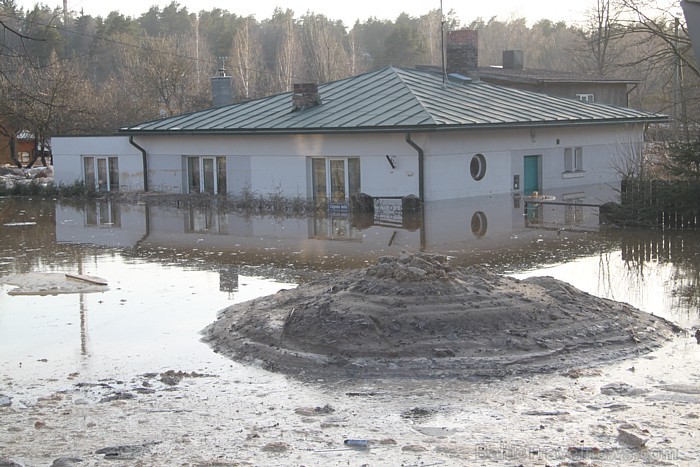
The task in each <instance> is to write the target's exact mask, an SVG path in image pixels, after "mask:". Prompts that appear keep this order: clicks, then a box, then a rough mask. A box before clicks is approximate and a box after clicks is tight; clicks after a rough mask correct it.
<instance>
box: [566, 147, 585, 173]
mask: <svg viewBox="0 0 700 467" xmlns="http://www.w3.org/2000/svg"><path fill="white" fill-rule="evenodd" d="M564 171H565V172H583V148H581V147H578V148H566V149H564Z"/></svg>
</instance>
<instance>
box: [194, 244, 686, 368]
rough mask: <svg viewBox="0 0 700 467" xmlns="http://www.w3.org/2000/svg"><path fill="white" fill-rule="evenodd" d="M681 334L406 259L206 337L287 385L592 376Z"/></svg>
mask: <svg viewBox="0 0 700 467" xmlns="http://www.w3.org/2000/svg"><path fill="white" fill-rule="evenodd" d="M677 331H678V329H676V328H675V327H674V326H673V325H672V324H671V323H668V322H666V321H665V320H662V319H660V318H658V317H654V316H651V315H649V314H647V313H644V312H641V311H639V310H637V309H634V308H632V307H630V306H629V305H627V304H623V303H618V302H613V301H610V300H605V299H601V298H597V297H594V296H591V295H589V294H587V293H584V292H582V291H580V290H578V289H576V288H574V287H572V286H571V285H569V284H567V283H565V282H561V281H558V280H555V279H553V278H549V277H544V278H531V279H527V280H523V281H520V280H517V279H514V278H509V277H504V276H498V275H495V274H493V273H490V272H489V271H487V270H484V269H481V268H466V269H453V268H451V267H450V265H449V262H448V260H447V258H446V257H445V256H439V255H429V254H422V253H417V254H415V255H413V254H408V253H402V254H401V255H400V256H399V257H398V258H397V257H382V258H379V260H378V262H377V264H376V265H373V266H371V267H368V268H366V269H363V270H356V271H351V272H348V273H345V274H340V275H337V276H331V277H325V278H322V279H319V280H316V281H314V282H311V283H308V284H305V285H302V286H300V287H298V288H297V289H294V290H285V291H282V292H279V293H277V294H275V295H272V296H268V297H263V298H260V299H257V300H253V301H250V302H247V303H244V304H240V305H234V306H232V307H229V308H227V309H225V310H223V311H222V312H221V314H220V316H219V318H218V320H217V321H216V322H215V323H213V324H211V325H210V326H209V327H207V328H206V329H205V330H204V335H205V340H207V341H209V342H210V344H211V345H212V347H213V348H214V349H215V350H216V351H217V352H221V353H223V354H226V355H229V356H231V357H233V358H236V359H241V360H245V361H260V362H262V364H263V365H264V366H265V367H266V368H268V369H270V370H274V371H281V372H284V373H288V374H292V375H306V376H309V377H319V376H323V377H325V378H333V377H341V378H342V377H354V376H416V377H434V376H449V377H469V376H494V375H506V374H513V373H522V372H544V371H556V370H560V369H565V368H570V367H581V366H591V365H593V364H596V363H600V362H605V361H610V360H613V359H619V358H624V357H626V356H629V355H631V354H637V353H639V352H648V351H650V350H652V349H654V348H656V347H658V346H659V345H661V344H662V343H663V342H665V341H666V340H668V339H670V338H671V337H672V336H673V333H674V332H677Z"/></svg>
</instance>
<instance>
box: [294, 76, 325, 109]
mask: <svg viewBox="0 0 700 467" xmlns="http://www.w3.org/2000/svg"><path fill="white" fill-rule="evenodd" d="M321 103H322V102H321V95H320V94H319V93H318V84H316V83H295V84H294V94H293V95H292V112H296V111H298V110H306V109H311V108H313V107H316V106H318V105H321Z"/></svg>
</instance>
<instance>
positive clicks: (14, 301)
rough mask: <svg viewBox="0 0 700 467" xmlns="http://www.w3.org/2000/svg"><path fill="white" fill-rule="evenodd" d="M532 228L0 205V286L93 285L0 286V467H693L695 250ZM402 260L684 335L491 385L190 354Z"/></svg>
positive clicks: (577, 220) (696, 424) (592, 230)
mask: <svg viewBox="0 0 700 467" xmlns="http://www.w3.org/2000/svg"><path fill="white" fill-rule="evenodd" d="M504 206H505V207H504ZM540 209H541V211H539V212H535V213H532V212H528V211H524V210H523V206H520V205H515V204H514V203H513V201H512V199H511V198H506V199H503V200H502V199H496V198H484V199H483V200H479V199H476V200H474V201H471V202H470V203H463V204H455V203H448V204H446V205H435V206H430V205H429V206H428V207H427V209H426V214H425V216H424V217H423V218H421V219H415V218H410V217H408V216H406V217H403V216H402V215H401V213H400V212H396V211H394V210H392V209H387V210H385V211H384V212H383V213H380V214H381V215H379V214H377V215H375V216H374V217H372V218H369V219H368V218H363V219H356V218H353V217H351V216H349V215H348V214H347V213H330V214H329V215H324V216H320V217H316V218H308V219H307V218H274V217H266V216H252V215H248V216H246V215H242V214H234V213H229V212H223V211H218V210H216V209H213V208H194V207H178V206H174V205H166V204H157V203H156V204H148V203H134V204H118V203H113V202H108V201H104V200H103V201H99V200H98V201H90V202H87V203H84V204H83V203H79V204H73V203H60V202H58V201H55V200H50V199H49V200H40V199H34V200H24V199H23V200H15V199H0V282H3V279H7V278H9V277H11V276H19V277H22V275H25V274H29V273H42V274H49V273H52V274H59V275H64V274H66V273H70V274H83V275H90V276H97V277H100V278H104V279H105V280H106V281H107V282H108V290H106V291H97V292H91V293H88V292H81V293H67V294H57V293H56V294H52V293H51V291H50V290H48V291H47V292H46V293H45V294H40V295H25V294H20V295H18V294H16V287H15V286H13V285H8V284H5V285H2V286H0V425H1V427H0V460H3V459H5V460H7V459H13V460H14V462H16V463H18V464H20V465H24V466H49V465H52V463H53V462H54V461H55V460H56V459H59V458H63V461H62V462H64V463H63V464H60V465H80V466H84V465H103V464H104V463H105V462H107V461H108V460H110V461H114V460H117V461H118V465H365V464H366V465H406V466H408V465H424V466H425V465H465V464H470V465H519V464H523V465H547V464H548V465H558V464H561V463H567V462H569V463H575V462H587V463H592V464H596V465H619V464H640V465H641V464H642V463H655V464H656V465H695V464H696V462H697V461H696V460H697V459H698V458H699V457H700V444H698V442H697V433H698V429H699V428H700V345H698V344H697V343H696V339H695V338H694V337H693V336H692V332H695V329H697V328H698V327H700V314H699V313H698V311H699V310H700V308H699V301H698V298H699V297H700V293H699V292H698V277H699V274H698V272H699V271H700V256H699V254H700V241H699V240H700V238H699V237H698V235H697V234H695V233H693V232H689V233H679V232H670V233H668V232H667V233H662V232H624V233H620V232H605V231H603V232H599V231H598V228H597V222H596V219H595V216H594V213H590V212H583V211H581V212H579V211H576V212H565V210H564V208H560V207H558V208H551V210H552V211H551V212H550V211H548V210H547V208H546V207H545V208H540ZM556 209H561V212H560V211H556ZM402 250H406V251H409V252H416V251H425V252H429V253H436V254H443V255H447V256H449V257H450V260H451V263H452V264H453V265H454V266H456V267H466V266H470V265H481V266H483V267H486V268H488V269H489V270H490V271H492V272H496V273H498V274H505V275H509V276H512V277H516V278H520V279H522V278H525V277H532V276H545V275H546V276H552V277H554V278H557V279H560V280H563V281H565V282H568V283H569V284H571V285H573V286H575V287H577V288H579V289H581V290H583V291H584V292H588V293H590V294H592V295H595V296H598V297H603V298H609V299H612V300H617V301H623V302H626V303H629V304H630V305H632V306H634V307H636V308H639V309H641V310H643V311H645V312H647V313H650V314H653V315H654V316H657V317H661V318H665V319H667V320H670V321H672V322H674V323H676V324H677V325H679V326H680V327H682V328H683V329H685V330H686V331H687V333H685V334H682V335H680V336H679V337H677V338H675V339H674V340H673V341H671V342H670V343H669V344H667V345H665V346H664V347H662V348H661V349H659V350H656V351H654V352H652V353H649V354H645V353H640V354H639V355H638V356H635V357H632V358H628V359H625V360H623V361H614V362H610V363H608V364H603V365H597V366H595V367H593V368H591V367H581V368H573V369H571V370H570V371H566V372H556V373H553V374H530V375H528V374H524V375H515V376H512V377H506V378H436V379H417V378H399V379H389V378H382V377H375V378H368V379H357V378H344V379H341V380H330V379H328V380H326V379H325V378H323V377H314V379H308V378H296V377H294V375H290V376H284V375H282V374H281V373H276V372H269V371H266V370H265V369H263V368H261V366H260V365H259V364H258V362H256V361H254V360H250V361H245V362H239V361H233V360H230V359H228V358H226V357H224V356H222V355H219V354H217V353H215V352H214V351H213V350H212V349H211V348H210V347H209V346H208V345H207V344H206V343H203V342H201V337H202V336H201V334H200V332H201V331H202V330H203V329H204V328H205V327H206V326H208V325H209V324H211V323H212V322H214V321H215V320H216V318H217V315H218V312H219V311H220V310H223V309H224V308H226V307H229V306H231V305H233V304H238V303H243V302H246V301H248V300H251V299H254V298H258V297H262V296H265V295H269V294H273V293H276V292H277V291H279V290H282V289H291V288H295V287H297V286H298V285H299V284H304V283H306V282H308V281H310V280H313V279H315V278H318V277H319V276H331V277H333V276H334V275H338V274H340V273H341V272H343V271H345V270H349V269H356V268H362V267H366V266H368V265H370V264H374V262H375V261H376V259H377V258H378V257H380V256H382V255H399V254H400V253H401V251H402ZM5 282H6V281H5ZM36 287H37V288H41V285H40V284H37V286H36ZM426 364H427V363H426ZM348 439H357V440H366V441H368V443H369V446H368V447H365V446H362V445H360V446H352V445H348V444H345V443H344V440H348ZM71 459H72V460H71ZM77 459H80V460H81V461H80V462H78V460H77ZM0 465H2V464H0Z"/></svg>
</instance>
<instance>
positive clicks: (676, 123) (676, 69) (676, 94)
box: [671, 17, 681, 141]
mask: <svg viewBox="0 0 700 467" xmlns="http://www.w3.org/2000/svg"><path fill="white" fill-rule="evenodd" d="M679 27H680V19H679V18H678V17H675V18H674V28H673V57H674V63H673V103H672V107H671V118H672V119H673V126H672V131H673V139H674V140H676V141H677V140H678V136H679V135H678V133H679V130H680V112H679V111H678V108H679V105H680V100H681V97H680V96H681V58H680V50H679V41H678V29H679Z"/></svg>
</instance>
